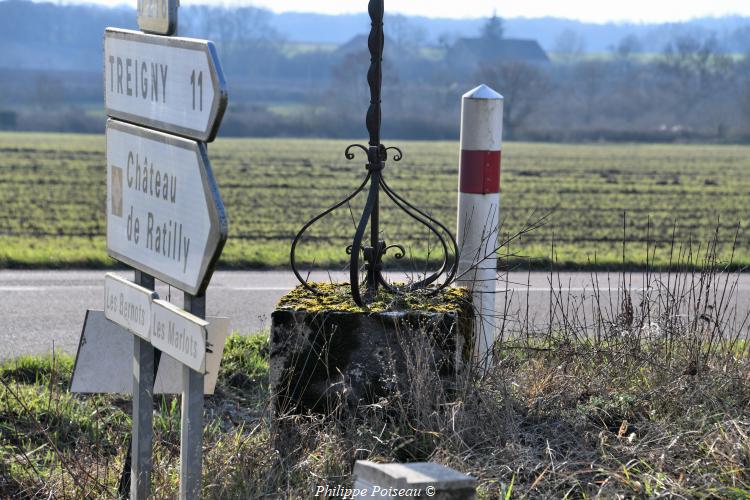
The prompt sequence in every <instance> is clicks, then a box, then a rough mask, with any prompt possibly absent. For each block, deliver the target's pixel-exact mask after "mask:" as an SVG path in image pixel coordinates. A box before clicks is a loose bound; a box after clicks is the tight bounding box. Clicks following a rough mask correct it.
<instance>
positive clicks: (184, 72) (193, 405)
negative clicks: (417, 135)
mask: <svg viewBox="0 0 750 500" xmlns="http://www.w3.org/2000/svg"><path fill="white" fill-rule="evenodd" d="M178 5H179V0H138V11H137V12H138V25H139V27H140V28H141V30H143V31H144V32H147V33H152V34H145V33H140V32H137V31H130V30H123V29H117V28H107V29H106V31H105V36H104V95H105V110H106V112H107V115H108V116H109V117H110V119H109V120H108V121H107V205H106V206H107V208H106V210H107V251H108V253H109V255H110V256H112V257H113V258H115V259H117V260H119V261H121V262H124V263H126V264H128V265H130V266H132V267H134V268H135V282H134V283H131V282H129V281H127V280H124V279H122V278H120V277H117V276H115V275H111V274H108V275H107V276H106V277H105V280H104V291H105V293H104V300H105V311H104V316H105V319H103V320H101V321H104V322H106V323H105V324H106V328H103V330H106V331H110V333H111V332H117V329H118V328H119V329H124V330H126V331H128V332H130V333H132V334H133V335H132V339H133V351H132V353H133V361H132V363H133V364H132V370H133V371H132V376H133V379H132V394H133V430H132V433H133V435H132V450H131V473H130V497H131V498H133V499H145V498H147V497H149V496H150V494H151V472H152V467H153V462H152V445H153V428H152V424H153V422H152V419H153V395H154V392H155V391H154V386H155V381H156V377H157V373H158V371H159V369H158V368H159V365H160V359H161V355H162V353H164V354H166V355H168V356H169V357H170V358H172V359H173V360H175V362H178V363H179V364H180V365H181V367H182V420H181V439H180V498H183V499H193V498H199V497H200V486H201V458H202V457H201V446H202V437H203V394H204V374H205V372H206V365H207V361H206V352H207V350H208V349H209V348H210V347H211V346H210V345H207V343H208V342H207V336H208V331H209V330H210V329H211V328H210V327H211V325H210V324H209V323H208V322H207V321H206V320H205V317H206V296H205V291H206V288H207V287H208V283H209V281H210V279H211V274H212V273H213V269H214V266H215V264H216V261H217V260H218V258H219V256H220V255H221V251H222V249H223V247H224V243H225V241H226V239H227V217H226V213H225V211H224V205H223V202H222V200H221V196H220V195H219V190H218V187H217V185H216V181H215V180H214V177H213V173H212V171H211V165H210V163H209V160H208V155H207V152H206V145H205V142H210V141H212V140H213V139H214V138H215V137H216V133H217V131H218V129H219V125H220V123H221V119H222V117H223V115H224V111H225V109H226V106H227V91H226V83H225V81H224V75H223V73H222V70H221V65H220V63H219V58H218V56H217V53H216V49H215V48H214V45H213V43H211V42H210V41H207V40H194V39H189V38H178V37H170V36H163V35H173V34H174V33H175V32H176V31H177V13H178ZM197 141H201V142H197ZM155 278H158V279H159V280H161V281H164V282H165V283H168V284H170V285H172V286H175V287H177V288H179V289H181V290H183V292H184V301H183V308H179V307H177V306H175V305H173V304H171V303H169V302H167V301H164V300H159V297H158V295H157V294H156V292H154V289H155ZM94 317H95V316H91V318H94ZM88 319H89V316H88V315H87V325H86V327H85V328H84V331H83V332H82V336H81V342H80V345H79V358H80V357H81V356H80V354H81V353H82V352H85V351H86V349H82V347H83V345H84V344H85V342H86V335H88V337H89V338H97V339H100V338H101V334H96V335H95V334H94V333H93V332H91V331H87V328H89V324H91V325H95V324H97V323H96V322H94V321H92V322H91V323H89V322H88ZM223 325H224V327H225V325H226V324H225V323H223ZM212 335H214V337H216V336H217V335H219V334H217V333H216V332H215V331H213V332H212ZM101 345H106V342H105V343H102V344H101ZM222 347H223V341H222ZM214 356H215V355H214ZM86 359H88V360H89V361H84V360H83V359H78V358H77V359H76V367H75V369H74V375H73V379H74V381H76V384H74V385H76V386H77V387H81V389H82V390H84V391H86V392H91V391H92V390H93V389H95V388H96V387H97V386H98V385H97V384H96V383H91V381H83V380H82V378H84V375H83V374H84V373H85V374H86V376H89V377H90V376H91V374H92V373H96V371H97V370H102V368H101V366H100V365H96V367H93V366H86V363H89V364H91V363H92V362H91V361H90V360H91V357H90V356H89V357H87V358H86ZM213 359H214V361H213V363H215V366H216V369H217V370H218V362H216V361H215V357H214V358H213ZM92 388H93V389H92Z"/></svg>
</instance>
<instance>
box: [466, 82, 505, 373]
mask: <svg viewBox="0 0 750 500" xmlns="http://www.w3.org/2000/svg"><path fill="white" fill-rule="evenodd" d="M502 136H503V96H501V95H500V94H498V93H497V92H495V91H494V90H492V89H491V88H489V87H487V86H486V85H480V86H479V87H477V88H475V89H473V90H471V91H469V92H467V93H466V94H464V96H463V99H462V103H461V160H460V164H459V183H458V191H459V193H458V230H457V232H456V238H457V242H458V248H459V263H458V280H457V282H456V284H457V285H458V286H464V287H467V288H469V289H470V290H471V291H472V292H473V301H474V310H475V311H476V321H475V328H474V334H475V343H474V355H475V356H476V358H477V359H479V360H480V361H483V362H486V361H487V360H488V357H489V355H490V354H491V353H488V351H489V350H490V349H491V347H492V344H493V343H494V341H495V330H496V323H497V322H496V311H495V290H496V287H497V246H498V245H497V242H498V231H499V225H500V157H501V150H502Z"/></svg>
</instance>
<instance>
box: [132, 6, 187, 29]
mask: <svg viewBox="0 0 750 500" xmlns="http://www.w3.org/2000/svg"><path fill="white" fill-rule="evenodd" d="M178 3H179V1H178V0H138V27H139V28H141V29H142V30H143V31H146V32H148V33H156V34H157V35H174V33H175V31H177V7H178Z"/></svg>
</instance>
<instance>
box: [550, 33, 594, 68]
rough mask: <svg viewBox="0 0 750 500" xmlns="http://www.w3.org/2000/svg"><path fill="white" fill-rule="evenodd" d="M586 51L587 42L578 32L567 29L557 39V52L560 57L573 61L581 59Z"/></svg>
mask: <svg viewBox="0 0 750 500" xmlns="http://www.w3.org/2000/svg"><path fill="white" fill-rule="evenodd" d="M585 50H586V41H585V40H584V39H583V37H582V36H581V35H579V34H578V33H577V32H576V31H573V30H571V29H567V30H565V31H563V32H562V33H560V34H559V35H557V38H555V50H554V52H555V53H557V55H558V56H561V57H562V58H563V59H565V60H568V61H571V60H573V59H577V58H579V57H581V55H582V54H583V53H584V51H585Z"/></svg>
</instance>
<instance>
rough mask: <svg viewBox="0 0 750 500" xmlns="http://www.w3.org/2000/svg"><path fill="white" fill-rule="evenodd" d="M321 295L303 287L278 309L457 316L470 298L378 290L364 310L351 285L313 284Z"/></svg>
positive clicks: (449, 292) (450, 292)
mask: <svg viewBox="0 0 750 500" xmlns="http://www.w3.org/2000/svg"><path fill="white" fill-rule="evenodd" d="M311 286H313V287H314V288H315V289H316V290H318V291H319V292H320V293H319V294H315V293H313V292H311V291H310V290H308V289H306V288H305V287H303V286H302V285H300V286H298V287H297V288H295V289H294V290H292V291H291V292H289V293H288V294H286V295H284V296H283V297H282V298H281V300H279V304H278V305H277V309H280V310H286V311H308V312H321V311H329V312H369V313H381V312H392V311H429V312H439V313H446V312H455V311H462V310H465V309H466V307H467V305H468V304H470V302H471V294H470V293H469V291H468V290H466V289H464V288H452V287H449V288H446V289H444V290H441V291H440V292H438V293H437V294H435V293H428V292H425V291H416V292H409V293H404V294H398V295H396V294H393V293H390V292H389V291H387V290H385V289H382V288H381V289H379V291H378V295H377V296H376V297H375V300H372V301H370V302H369V304H368V308H367V309H364V308H362V307H359V306H358V305H357V304H355V303H354V299H352V294H351V290H350V288H349V283H311Z"/></svg>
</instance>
